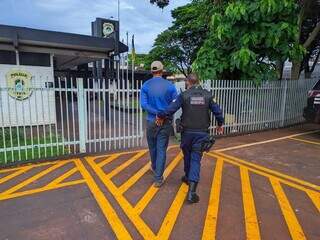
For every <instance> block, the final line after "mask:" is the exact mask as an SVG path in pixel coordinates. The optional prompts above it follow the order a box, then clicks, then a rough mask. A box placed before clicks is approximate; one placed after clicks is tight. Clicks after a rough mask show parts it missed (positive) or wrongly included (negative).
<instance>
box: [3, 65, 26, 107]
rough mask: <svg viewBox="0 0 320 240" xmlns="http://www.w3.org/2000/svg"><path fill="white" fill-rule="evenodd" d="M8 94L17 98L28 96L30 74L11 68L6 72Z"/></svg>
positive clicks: (22, 98)
mask: <svg viewBox="0 0 320 240" xmlns="http://www.w3.org/2000/svg"><path fill="white" fill-rule="evenodd" d="M6 79H7V86H8V94H9V96H11V97H13V98H14V99H17V100H20V101H21V100H24V99H26V98H28V97H30V95H31V93H32V90H31V79H32V75H31V74H30V73H29V72H27V71H24V70H11V71H9V72H8V73H7V74H6Z"/></svg>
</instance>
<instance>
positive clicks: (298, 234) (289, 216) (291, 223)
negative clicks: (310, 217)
mask: <svg viewBox="0 0 320 240" xmlns="http://www.w3.org/2000/svg"><path fill="white" fill-rule="evenodd" d="M270 182H271V185H272V188H273V190H274V193H275V194H276V196H277V199H278V202H279V205H280V208H281V211H282V214H283V216H284V218H285V220H286V223H287V226H288V229H289V232H290V234H291V237H292V239H293V240H303V239H306V237H305V235H304V232H303V230H302V228H301V226H300V223H299V222H298V219H297V217H296V215H295V213H294V211H293V209H292V207H291V205H290V202H289V200H288V198H287V196H286V194H285V193H284V191H283V189H282V187H281V184H280V182H279V181H277V180H276V179H274V178H270Z"/></svg>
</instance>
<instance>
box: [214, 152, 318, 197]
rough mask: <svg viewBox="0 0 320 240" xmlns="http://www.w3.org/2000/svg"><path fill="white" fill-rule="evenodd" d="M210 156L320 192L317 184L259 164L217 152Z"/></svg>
mask: <svg viewBox="0 0 320 240" xmlns="http://www.w3.org/2000/svg"><path fill="white" fill-rule="evenodd" d="M208 155H211V156H214V157H216V156H220V157H223V158H227V159H229V160H233V161H234V162H238V163H241V164H243V165H246V166H251V167H253V168H256V169H258V170H261V171H263V172H266V173H268V174H270V175H272V176H276V177H279V178H284V179H285V180H290V181H292V182H294V183H298V184H300V185H303V186H307V187H310V188H313V189H316V190H318V191H320V186H318V185H316V184H313V183H309V182H306V181H303V180H300V179H298V178H295V177H292V176H289V175H286V174H283V173H280V172H277V171H274V170H271V169H269V168H265V167H262V166H260V165H257V164H254V163H251V162H248V161H244V160H242V159H240V158H236V157H234V156H230V155H226V154H224V153H220V152H219V153H216V152H213V153H208ZM249 169H250V170H252V169H251V168H249Z"/></svg>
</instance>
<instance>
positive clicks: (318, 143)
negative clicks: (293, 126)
mask: <svg viewBox="0 0 320 240" xmlns="http://www.w3.org/2000/svg"><path fill="white" fill-rule="evenodd" d="M289 139H291V140H295V141H299V142H303V143H309V144H314V145H320V142H314V141H310V140H306V139H301V138H294V137H292V138H289Z"/></svg>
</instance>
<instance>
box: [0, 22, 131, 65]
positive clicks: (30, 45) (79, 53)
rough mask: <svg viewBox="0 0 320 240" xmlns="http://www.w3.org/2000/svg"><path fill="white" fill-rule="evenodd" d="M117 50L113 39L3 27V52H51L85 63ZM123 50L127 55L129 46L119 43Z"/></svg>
mask: <svg viewBox="0 0 320 240" xmlns="http://www.w3.org/2000/svg"><path fill="white" fill-rule="evenodd" d="M114 48H115V41H114V39H112V38H99V37H93V36H87V35H80V34H73V33H64V32H56V31H47V30H38V29H32V28H25V27H15V26H7V25H0V49H2V50H15V49H17V50H19V51H26V52H38V53H51V54H54V55H55V56H59V55H60V56H70V57H72V58H74V59H78V61H77V62H78V63H80V62H81V63H85V62H90V61H94V60H98V59H104V58H109V57H110V56H109V53H110V52H113V51H114ZM119 50H120V52H126V51H128V47H127V46H126V45H124V44H123V43H121V42H119ZM79 59H83V61H81V60H80V61H79Z"/></svg>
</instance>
